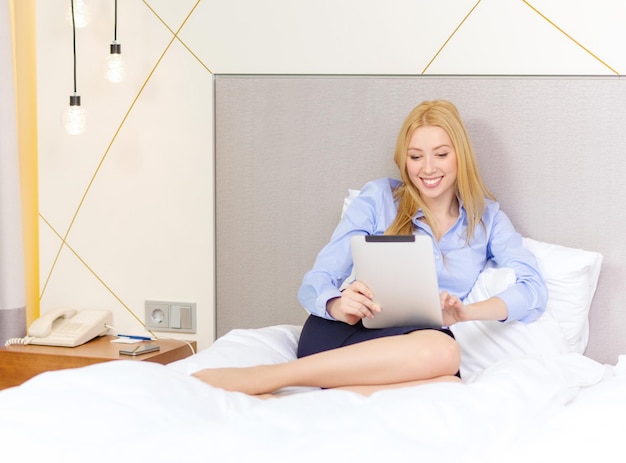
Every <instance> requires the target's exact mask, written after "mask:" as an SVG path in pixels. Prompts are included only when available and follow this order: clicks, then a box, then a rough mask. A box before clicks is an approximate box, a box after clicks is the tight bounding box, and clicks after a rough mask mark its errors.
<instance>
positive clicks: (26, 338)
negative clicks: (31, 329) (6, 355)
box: [4, 336, 35, 346]
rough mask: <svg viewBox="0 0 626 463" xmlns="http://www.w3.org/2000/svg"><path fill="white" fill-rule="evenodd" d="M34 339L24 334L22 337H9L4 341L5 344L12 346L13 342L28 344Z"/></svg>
mask: <svg viewBox="0 0 626 463" xmlns="http://www.w3.org/2000/svg"><path fill="white" fill-rule="evenodd" d="M33 339H35V338H33V337H32V336H24V337H23V338H9V339H7V340H6V341H5V342H4V345H5V346H12V345H15V344H21V345H26V344H30V342H31V341H32V340H33Z"/></svg>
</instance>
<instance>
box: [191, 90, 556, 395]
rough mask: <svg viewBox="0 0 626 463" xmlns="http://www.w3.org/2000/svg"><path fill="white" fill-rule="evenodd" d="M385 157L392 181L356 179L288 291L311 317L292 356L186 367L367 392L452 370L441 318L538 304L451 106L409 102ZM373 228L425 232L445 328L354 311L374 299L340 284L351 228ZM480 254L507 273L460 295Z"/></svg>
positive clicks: (535, 279) (531, 314)
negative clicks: (479, 292) (497, 285)
mask: <svg viewBox="0 0 626 463" xmlns="http://www.w3.org/2000/svg"><path fill="white" fill-rule="evenodd" d="M394 160H395V163H396V165H397V166H398V169H399V171H400V180H394V179H379V180H375V181H373V182H369V183H368V184H366V185H365V186H364V187H363V188H362V190H361V192H360V194H359V195H358V197H356V198H355V199H354V200H353V202H352V204H351V205H350V207H349V208H348V209H347V210H346V212H345V214H344V217H343V218H342V220H341V222H340V223H339V225H338V226H337V228H336V229H335V232H334V233H333V235H332V237H331V240H330V242H329V243H328V244H327V245H326V246H325V247H324V248H323V249H322V251H321V252H320V253H319V255H318V257H317V259H316V261H315V264H314V266H313V268H312V269H311V270H310V271H309V272H307V274H306V275H305V276H304V279H303V282H302V286H301V287H300V290H299V292H298V297H299V300H300V302H301V303H302V305H303V306H304V307H305V309H306V310H307V311H308V312H309V313H310V316H309V318H308V319H307V321H306V323H305V324H304V327H303V329H302V334H301V338H300V342H299V346H298V359H297V360H294V361H292V362H288V363H284V364H278V365H260V366H255V367H250V368H230V369H207V370H202V371H200V372H198V373H196V374H195V376H197V377H198V378H200V379H202V380H203V381H206V382H207V383H209V384H212V385H214V386H217V387H222V388H224V389H227V390H234V391H241V392H245V393H248V394H266V393H271V392H274V391H276V390H278V389H280V388H283V387H287V386H319V387H323V388H341V389H347V390H351V391H355V392H359V393H361V394H365V395H368V394H371V393H373V392H376V391H379V390H382V389H389V388H396V387H406V386H411V385H417V384H423V383H428V382H435V381H459V376H458V372H459V368H460V358H461V355H460V349H459V346H458V344H457V342H456V340H455V339H454V336H453V335H452V333H451V331H450V330H449V329H448V328H447V327H448V326H450V325H452V324H454V323H459V322H464V321H468V320H501V321H503V322H506V321H511V320H520V321H522V322H526V323H530V322H532V321H533V320H535V319H536V318H537V317H538V316H539V315H540V314H541V313H542V312H543V311H544V309H545V304H546V300H547V290H546V286H545V283H544V282H543V280H542V278H541V275H540V273H539V271H538V268H537V262H536V259H535V258H534V256H533V254H532V253H531V252H529V251H528V250H526V249H525V248H524V247H523V245H522V237H521V236H520V235H519V234H518V233H517V232H516V231H515V229H514V228H513V225H512V224H511V222H510V221H509V219H508V218H507V216H506V215H505V214H504V212H502V211H501V210H500V207H499V204H498V203H497V202H496V201H495V199H494V198H493V196H492V195H491V193H490V192H489V191H488V189H487V188H486V186H485V185H484V184H483V182H482V180H481V178H480V175H479V172H478V168H477V164H476V159H475V156H474V152H473V149H472V146H471V144H470V140H469V136H468V134H467V131H466V129H465V126H464V124H463V122H462V120H461V118H460V115H459V113H458V111H457V109H456V108H455V106H454V105H453V104H452V103H450V102H447V101H443V100H437V101H426V102H423V103H422V104H420V105H419V106H417V107H416V108H415V109H414V110H413V111H411V113H410V114H409V115H408V117H407V118H406V120H405V122H404V124H403V126H402V128H401V130H400V133H399V135H398V140H397V144H396V149H395V155H394ZM383 233H384V234H389V235H409V234H414V233H415V234H426V235H428V236H430V237H431V238H432V240H433V245H434V249H435V258H436V265H437V274H438V281H439V288H440V290H441V295H440V303H441V310H442V314H443V322H444V325H445V327H443V328H441V329H424V328H423V327H419V326H414V327H401V328H400V327H397V328H384V329H367V328H365V327H363V324H362V319H363V318H372V317H375V316H376V314H377V313H379V312H380V311H381V308H380V307H379V306H377V305H376V303H374V301H373V300H372V297H373V295H372V293H371V291H370V290H369V288H368V287H367V286H366V285H365V284H364V283H363V282H361V281H353V282H351V283H349V284H348V285H347V286H346V287H345V288H343V289H340V288H342V284H344V281H345V280H346V279H347V278H348V277H349V275H350V272H351V270H352V257H351V253H350V237H351V236H352V235H355V234H360V235H363V234H383ZM489 260H493V261H494V262H495V263H496V264H497V265H501V266H507V267H511V268H513V269H514V270H515V273H516V282H515V284H514V285H513V286H512V287H510V288H509V289H507V290H505V291H504V292H502V293H500V294H498V295H497V296H495V297H492V298H490V299H488V300H485V301H481V302H477V303H474V304H465V303H464V302H463V299H464V298H465V297H466V296H467V295H468V294H469V292H470V290H471V289H472V286H473V284H474V282H475V281H476V279H477V278H478V275H479V274H480V272H481V271H482V270H483V269H484V268H485V266H486V265H487V262H488V261H489Z"/></svg>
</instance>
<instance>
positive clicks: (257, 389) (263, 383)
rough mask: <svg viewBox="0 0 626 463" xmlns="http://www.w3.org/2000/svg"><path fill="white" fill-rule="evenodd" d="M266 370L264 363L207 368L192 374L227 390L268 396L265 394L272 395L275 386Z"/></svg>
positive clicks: (262, 396)
mask: <svg viewBox="0 0 626 463" xmlns="http://www.w3.org/2000/svg"><path fill="white" fill-rule="evenodd" d="M264 371H265V368H264V366H263V365H259V366H254V367H247V368H207V369H205V370H200V371H197V372H195V373H193V375H192V376H195V377H196V378H198V379H200V380H202V381H204V382H205V383H207V384H210V385H211V386H215V387H219V388H221V389H225V390H227V391H235V392H243V393H245V394H249V395H254V396H259V397H261V398H267V397H264V396H265V395H267V396H271V393H272V392H274V390H275V388H273V387H272V386H271V385H269V384H268V382H267V380H266V379H265V378H267V375H264V374H263V373H264Z"/></svg>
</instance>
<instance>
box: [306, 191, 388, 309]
mask: <svg viewBox="0 0 626 463" xmlns="http://www.w3.org/2000/svg"><path fill="white" fill-rule="evenodd" d="M390 217H391V220H393V217H395V207H394V201H393V193H392V182H390V179H381V180H378V181H373V182H370V183H367V184H366V185H365V186H364V187H363V188H362V189H361V191H360V193H359V195H358V196H356V197H355V198H354V199H353V200H352V202H351V203H350V205H349V206H348V208H347V209H346V211H345V213H344V215H343V217H342V218H341V221H340V222H339V224H338V225H337V227H336V228H335V231H334V232H333V234H332V236H331V238H330V241H329V242H328V244H327V245H326V246H324V248H323V249H322V250H321V251H320V253H319V254H318V255H317V258H316V260H315V263H314V265H313V268H312V269H311V270H309V271H308V272H307V273H306V274H305V275H304V277H303V279H302V285H301V286H300V289H299V290H298V300H299V301H300V303H301V304H302V306H303V307H304V308H305V309H306V310H307V311H308V312H309V313H311V314H313V315H317V316H318V317H323V318H327V319H331V320H332V319H333V318H332V317H331V316H330V315H329V314H328V312H327V311H326V303H327V302H328V301H329V300H330V299H333V298H335V297H340V296H341V291H340V289H339V288H340V287H341V285H342V284H343V283H344V281H346V279H348V277H350V275H351V273H352V251H351V249H350V237H351V236H353V235H372V234H383V233H384V231H385V229H386V228H387V226H388V223H391V222H389V218H390Z"/></svg>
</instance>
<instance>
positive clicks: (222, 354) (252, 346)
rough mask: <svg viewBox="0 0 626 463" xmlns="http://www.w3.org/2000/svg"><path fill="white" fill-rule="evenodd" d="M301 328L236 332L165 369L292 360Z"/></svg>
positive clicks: (258, 329) (193, 368) (289, 327)
mask: <svg viewBox="0 0 626 463" xmlns="http://www.w3.org/2000/svg"><path fill="white" fill-rule="evenodd" d="M301 330H302V327H300V326H293V325H276V326H268V327H263V328H254V329H252V328H250V329H235V330H232V331H229V332H228V333H226V334H225V335H224V336H222V337H220V338H219V339H217V340H216V341H215V342H214V343H213V344H212V345H211V346H210V347H209V348H207V349H203V350H202V351H200V352H198V353H197V354H196V355H192V356H191V357H187V358H184V359H182V360H178V361H176V362H172V363H170V364H168V366H170V367H172V368H174V369H176V370H178V371H181V372H183V373H186V374H191V373H194V372H196V371H199V370H202V369H203V368H221V367H247V366H252V365H268V364H273V363H284V362H289V361H291V360H294V359H295V358H296V352H297V350H298V340H299V339H300V331H301Z"/></svg>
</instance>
